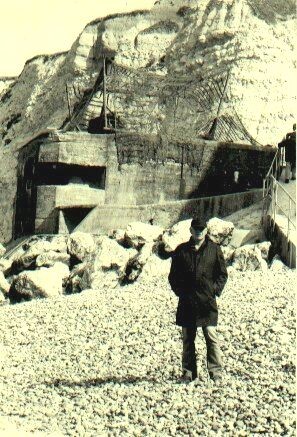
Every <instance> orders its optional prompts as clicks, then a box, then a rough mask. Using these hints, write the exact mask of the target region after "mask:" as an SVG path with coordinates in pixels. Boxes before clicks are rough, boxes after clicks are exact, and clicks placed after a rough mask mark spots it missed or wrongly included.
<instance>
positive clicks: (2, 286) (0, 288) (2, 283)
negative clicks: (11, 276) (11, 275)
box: [0, 272, 10, 295]
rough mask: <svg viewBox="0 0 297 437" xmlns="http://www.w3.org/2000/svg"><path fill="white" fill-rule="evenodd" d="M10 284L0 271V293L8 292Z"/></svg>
mask: <svg viewBox="0 0 297 437" xmlns="http://www.w3.org/2000/svg"><path fill="white" fill-rule="evenodd" d="M9 288H10V284H9V282H8V281H7V280H6V279H5V277H4V274H3V272H0V294H1V293H3V294H4V295H7V294H8V292H9Z"/></svg>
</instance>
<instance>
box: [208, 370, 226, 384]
mask: <svg viewBox="0 0 297 437" xmlns="http://www.w3.org/2000/svg"><path fill="white" fill-rule="evenodd" d="M209 377H210V379H211V380H212V381H213V382H215V383H216V382H220V381H222V380H223V375H222V374H221V373H213V372H209Z"/></svg>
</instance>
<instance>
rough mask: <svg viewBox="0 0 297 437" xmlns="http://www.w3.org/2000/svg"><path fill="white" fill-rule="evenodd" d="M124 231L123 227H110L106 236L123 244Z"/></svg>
mask: <svg viewBox="0 0 297 437" xmlns="http://www.w3.org/2000/svg"><path fill="white" fill-rule="evenodd" d="M125 233H126V231H125V230H124V229H112V230H111V231H109V233H108V236H109V238H113V239H114V240H116V241H117V242H118V243H119V244H121V245H123V244H124V243H125Z"/></svg>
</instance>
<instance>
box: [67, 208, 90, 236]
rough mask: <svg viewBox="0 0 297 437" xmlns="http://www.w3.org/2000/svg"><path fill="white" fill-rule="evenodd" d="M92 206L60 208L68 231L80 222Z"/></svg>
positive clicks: (72, 229)
mask: <svg viewBox="0 0 297 437" xmlns="http://www.w3.org/2000/svg"><path fill="white" fill-rule="evenodd" d="M92 209H93V208H66V209H63V210H62V214H63V216H64V222H65V225H66V227H67V230H68V232H69V233H71V232H72V231H74V229H75V228H76V227H77V226H78V225H79V224H80V222H81V221H82V220H83V219H84V218H85V217H86V216H87V215H88V214H89V212H90V211H91V210H92Z"/></svg>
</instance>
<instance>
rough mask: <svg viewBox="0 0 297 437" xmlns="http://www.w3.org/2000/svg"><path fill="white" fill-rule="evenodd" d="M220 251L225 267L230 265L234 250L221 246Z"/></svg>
mask: <svg viewBox="0 0 297 437" xmlns="http://www.w3.org/2000/svg"><path fill="white" fill-rule="evenodd" d="M221 249H222V252H223V255H224V259H225V261H226V264H227V265H229V264H231V263H232V261H233V255H234V249H233V248H232V247H229V246H222V247H221Z"/></svg>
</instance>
